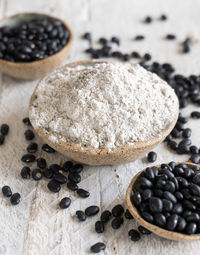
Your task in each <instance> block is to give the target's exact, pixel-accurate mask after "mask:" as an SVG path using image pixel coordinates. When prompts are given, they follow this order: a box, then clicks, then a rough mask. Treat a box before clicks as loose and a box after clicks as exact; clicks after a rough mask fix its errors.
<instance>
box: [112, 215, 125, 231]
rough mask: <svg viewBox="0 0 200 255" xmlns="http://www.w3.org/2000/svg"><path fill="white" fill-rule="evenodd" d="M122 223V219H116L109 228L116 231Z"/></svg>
mask: <svg viewBox="0 0 200 255" xmlns="http://www.w3.org/2000/svg"><path fill="white" fill-rule="evenodd" d="M123 222H124V219H123V218H122V217H116V218H114V219H113V220H112V222H111V226H112V228H113V229H118V228H120V227H121V225H122V224H123Z"/></svg>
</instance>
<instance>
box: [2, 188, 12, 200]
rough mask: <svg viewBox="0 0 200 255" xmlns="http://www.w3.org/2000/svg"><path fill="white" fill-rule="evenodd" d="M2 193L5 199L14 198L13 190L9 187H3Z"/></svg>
mask: <svg viewBox="0 0 200 255" xmlns="http://www.w3.org/2000/svg"><path fill="white" fill-rule="evenodd" d="M2 193H3V195H4V196H5V197H11V196H12V191H11V188H10V187H9V186H8V185H5V186H3V187H2Z"/></svg>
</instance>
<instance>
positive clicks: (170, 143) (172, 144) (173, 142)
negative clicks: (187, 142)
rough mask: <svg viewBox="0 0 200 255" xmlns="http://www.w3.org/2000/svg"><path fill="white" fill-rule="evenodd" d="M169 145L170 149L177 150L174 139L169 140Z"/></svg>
mask: <svg viewBox="0 0 200 255" xmlns="http://www.w3.org/2000/svg"><path fill="white" fill-rule="evenodd" d="M169 146H170V148H171V149H172V150H175V151H176V150H177V149H178V144H177V142H175V141H170V142H169Z"/></svg>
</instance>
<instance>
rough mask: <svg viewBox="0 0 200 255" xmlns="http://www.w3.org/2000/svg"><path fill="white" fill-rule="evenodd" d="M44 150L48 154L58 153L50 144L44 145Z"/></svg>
mask: <svg viewBox="0 0 200 255" xmlns="http://www.w3.org/2000/svg"><path fill="white" fill-rule="evenodd" d="M42 150H43V151H45V152H47V153H55V152H56V151H55V150H54V149H53V148H51V147H50V146H49V145H48V144H43V145H42Z"/></svg>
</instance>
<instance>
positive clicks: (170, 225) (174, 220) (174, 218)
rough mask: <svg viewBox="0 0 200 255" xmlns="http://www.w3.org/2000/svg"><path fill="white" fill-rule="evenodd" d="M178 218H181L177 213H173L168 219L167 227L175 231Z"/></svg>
mask: <svg viewBox="0 0 200 255" xmlns="http://www.w3.org/2000/svg"><path fill="white" fill-rule="evenodd" d="M178 219H179V216H178V215H177V214H172V215H171V216H170V217H169V218H168V219H167V229H168V230H171V231H173V230H174V229H175V228H176V226H177V224H178Z"/></svg>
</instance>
